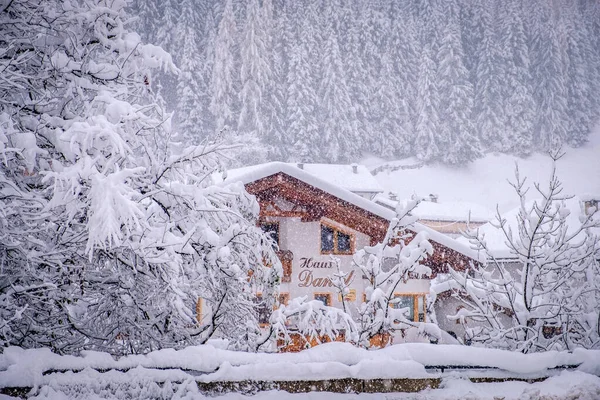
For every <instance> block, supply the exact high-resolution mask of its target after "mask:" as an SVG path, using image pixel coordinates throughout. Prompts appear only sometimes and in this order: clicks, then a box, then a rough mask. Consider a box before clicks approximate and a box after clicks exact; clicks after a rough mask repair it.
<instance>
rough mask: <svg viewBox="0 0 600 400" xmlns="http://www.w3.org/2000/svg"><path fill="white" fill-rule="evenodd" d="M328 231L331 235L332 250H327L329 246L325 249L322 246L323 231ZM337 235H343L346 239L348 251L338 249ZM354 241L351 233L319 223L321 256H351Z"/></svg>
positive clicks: (354, 238)
mask: <svg viewBox="0 0 600 400" xmlns="http://www.w3.org/2000/svg"><path fill="white" fill-rule="evenodd" d="M325 229H327V230H329V231H331V235H332V240H333V243H332V249H329V246H328V247H327V248H324V246H323V236H324V234H323V230H325ZM339 235H344V236H346V237H348V239H347V243H348V249H347V250H346V249H343V250H340V247H339V243H340V240H339ZM355 240H356V237H355V235H354V234H353V233H350V232H348V231H346V230H343V229H340V228H338V227H336V226H333V225H330V224H327V223H324V222H321V226H320V246H321V247H320V248H321V254H336V255H352V254H354V247H355Z"/></svg>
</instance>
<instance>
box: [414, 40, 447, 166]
mask: <svg viewBox="0 0 600 400" xmlns="http://www.w3.org/2000/svg"><path fill="white" fill-rule="evenodd" d="M417 82H418V83H417V105H416V109H417V120H416V124H415V138H414V141H413V152H414V153H415V154H416V156H417V158H419V159H420V160H426V161H429V160H432V159H435V158H437V157H438V156H439V155H440V153H441V152H442V149H441V148H440V147H439V143H438V141H439V136H438V132H439V128H440V116H439V113H438V112H439V108H438V107H439V92H438V88H437V66H436V64H435V61H434V59H433V54H432V51H431V49H430V48H429V47H426V48H425V49H423V51H422V53H421V69H420V71H419V79H418V81H417Z"/></svg>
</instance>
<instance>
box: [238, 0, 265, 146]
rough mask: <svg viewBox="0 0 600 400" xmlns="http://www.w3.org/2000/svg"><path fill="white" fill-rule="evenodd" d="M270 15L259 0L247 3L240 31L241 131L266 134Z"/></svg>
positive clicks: (239, 127)
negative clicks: (263, 10) (264, 10)
mask: <svg viewBox="0 0 600 400" xmlns="http://www.w3.org/2000/svg"><path fill="white" fill-rule="evenodd" d="M267 17H270V15H268V14H265V13H262V12H261V7H260V3H259V1H258V0H251V1H249V2H248V4H247V7H246V22H245V25H244V27H243V29H242V31H241V37H242V40H241V48H240V56H241V58H240V62H241V70H240V81H241V91H240V100H239V103H240V112H239V119H238V131H239V132H240V133H249V134H251V135H256V136H258V137H264V136H266V135H265V132H266V126H267V123H266V121H265V117H266V115H265V109H264V108H265V107H264V104H265V99H264V97H265V89H266V87H267V84H268V80H269V79H271V75H272V73H271V64H270V60H269V55H268V53H267V52H268V51H269V49H268V48H267V45H268V44H267V41H268V39H269V38H268V36H267V35H268V27H269V26H270V25H271V24H272V21H269V20H267V19H266V18H267Z"/></svg>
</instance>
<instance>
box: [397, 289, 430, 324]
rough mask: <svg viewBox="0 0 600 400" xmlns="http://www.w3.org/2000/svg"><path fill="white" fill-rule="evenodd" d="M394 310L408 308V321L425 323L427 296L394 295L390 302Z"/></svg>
mask: <svg viewBox="0 0 600 400" xmlns="http://www.w3.org/2000/svg"><path fill="white" fill-rule="evenodd" d="M390 307H392V308H394V309H397V310H399V309H402V308H406V309H407V313H406V314H405V315H406V319H408V320H409V321H414V322H425V295H424V294H399V293H398V294H394V299H393V300H392V301H390Z"/></svg>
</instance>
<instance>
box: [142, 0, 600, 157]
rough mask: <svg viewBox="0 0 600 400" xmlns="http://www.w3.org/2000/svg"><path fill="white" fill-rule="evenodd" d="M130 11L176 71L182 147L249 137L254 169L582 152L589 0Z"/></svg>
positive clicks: (592, 5) (589, 92) (186, 2)
mask: <svg viewBox="0 0 600 400" xmlns="http://www.w3.org/2000/svg"><path fill="white" fill-rule="evenodd" d="M132 7H133V8H134V9H133V11H134V14H137V15H138V16H139V20H138V22H139V25H140V26H139V30H140V31H142V32H143V33H144V34H145V35H146V37H145V39H146V40H149V41H151V42H154V43H157V44H161V45H162V46H163V47H164V48H165V49H166V50H168V51H169V52H171V54H172V55H173V57H174V60H175V62H176V64H177V65H178V66H179V68H180V69H181V71H180V74H179V77H178V79H174V78H173V77H171V78H170V79H162V78H161V77H156V78H155V79H154V80H156V81H157V82H158V83H160V85H162V89H161V90H162V94H163V96H164V97H165V98H166V99H167V104H168V106H170V107H171V108H172V109H173V111H175V121H176V122H177V123H178V124H179V127H180V128H181V130H182V131H183V132H185V134H186V135H188V137H189V139H190V140H197V139H201V138H206V137H212V136H214V135H216V134H217V133H220V134H221V135H223V136H225V138H226V140H233V139H232V138H241V139H240V140H244V141H252V139H254V140H253V141H252V143H253V145H252V146H256V145H257V144H258V147H265V148H266V149H267V152H264V153H261V155H260V156H259V157H262V158H263V159H264V158H268V159H272V160H284V161H300V160H302V161H313V162H314V161H322V162H323V161H324V162H348V161H356V160H357V159H358V158H359V157H360V156H361V155H362V154H364V153H373V154H376V155H377V156H380V157H388V158H395V157H403V156H407V155H414V156H416V157H418V158H419V159H421V160H426V161H429V160H439V161H442V162H445V163H449V164H461V163H464V162H467V161H469V160H473V159H475V158H477V157H479V156H480V155H482V154H483V153H484V152H490V151H497V152H505V153H512V154H517V155H526V154H529V153H531V152H535V151H543V150H545V149H548V148H549V147H551V146H553V145H555V144H559V143H568V144H569V145H572V146H577V145H580V144H582V143H584V142H585V140H586V137H587V135H588V132H589V130H590V128H591V126H592V125H593V124H594V123H595V122H596V121H597V119H598V116H599V114H600V112H599V111H600V95H599V93H600V2H598V1H596V0H579V1H578V0H572V1H571V0H503V1H492V0H489V1H486V0H424V1H420V0H409V1H393V0H379V1H375V0H371V1H363V0H355V1H340V0H294V1H283V0H247V1H245V0H182V1H178V0H136V2H135V3H134V4H133V5H132ZM154 80H153V82H152V83H153V84H156V85H158V83H157V82H155V81H154ZM252 146H246V148H247V149H251V148H252ZM254 161H262V160H261V159H255V160H254Z"/></svg>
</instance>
